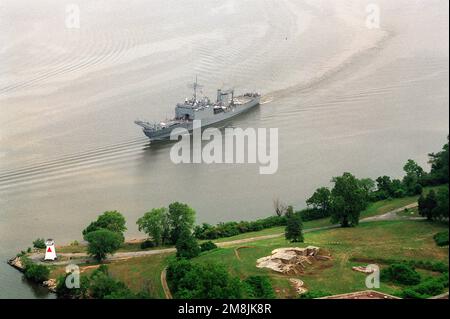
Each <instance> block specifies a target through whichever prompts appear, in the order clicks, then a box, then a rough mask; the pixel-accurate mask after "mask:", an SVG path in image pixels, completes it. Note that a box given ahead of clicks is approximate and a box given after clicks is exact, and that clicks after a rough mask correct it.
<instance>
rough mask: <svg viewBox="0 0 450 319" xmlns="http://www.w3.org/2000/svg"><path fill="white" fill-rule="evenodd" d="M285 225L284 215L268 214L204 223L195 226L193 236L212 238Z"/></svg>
mask: <svg viewBox="0 0 450 319" xmlns="http://www.w3.org/2000/svg"><path fill="white" fill-rule="evenodd" d="M285 225H286V217H285V216H270V217H267V218H264V219H258V220H255V221H252V222H247V221H241V222H227V223H219V224H217V225H216V226H212V225H209V224H206V223H204V224H202V225H201V226H198V225H197V226H195V228H194V236H195V237H196V238H197V239H208V240H213V239H218V238H225V237H231V236H236V235H239V234H243V233H248V232H254V231H260V230H263V229H266V228H271V227H276V226H285Z"/></svg>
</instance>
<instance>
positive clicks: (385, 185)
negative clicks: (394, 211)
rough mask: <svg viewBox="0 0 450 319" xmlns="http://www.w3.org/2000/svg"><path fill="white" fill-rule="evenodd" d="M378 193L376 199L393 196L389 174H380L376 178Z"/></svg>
mask: <svg viewBox="0 0 450 319" xmlns="http://www.w3.org/2000/svg"><path fill="white" fill-rule="evenodd" d="M376 182H377V189H378V192H379V193H380V194H379V198H378V199H386V198H389V197H393V196H394V189H393V187H392V181H391V178H390V177H389V176H380V177H378V178H377V180H376Z"/></svg>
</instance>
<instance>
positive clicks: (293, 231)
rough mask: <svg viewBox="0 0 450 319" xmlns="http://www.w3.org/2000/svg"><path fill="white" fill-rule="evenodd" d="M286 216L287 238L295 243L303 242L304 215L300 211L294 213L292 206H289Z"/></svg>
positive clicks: (285, 233)
mask: <svg viewBox="0 0 450 319" xmlns="http://www.w3.org/2000/svg"><path fill="white" fill-rule="evenodd" d="M285 216H286V229H285V232H284V235H285V237H286V239H287V240H290V241H291V242H293V243H302V242H303V241H304V238H303V223H302V216H301V215H300V213H299V212H295V213H294V209H293V208H292V206H289V207H288V209H287V211H286V215H285Z"/></svg>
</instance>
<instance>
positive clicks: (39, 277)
mask: <svg viewBox="0 0 450 319" xmlns="http://www.w3.org/2000/svg"><path fill="white" fill-rule="evenodd" d="M25 265H26V266H25V270H24V275H25V278H27V279H29V280H32V281H34V282H37V283H42V282H43V281H46V280H48V278H49V276H50V270H49V269H48V268H47V266H44V265H38V264H34V263H31V262H30V263H26V264H25Z"/></svg>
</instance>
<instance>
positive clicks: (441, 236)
mask: <svg viewBox="0 0 450 319" xmlns="http://www.w3.org/2000/svg"><path fill="white" fill-rule="evenodd" d="M433 238H434V241H435V242H436V244H437V245H438V246H448V230H446V231H443V232H440V233H437V234H436V235H434V237H433Z"/></svg>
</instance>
